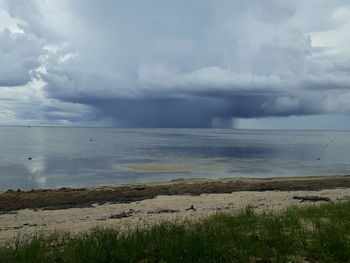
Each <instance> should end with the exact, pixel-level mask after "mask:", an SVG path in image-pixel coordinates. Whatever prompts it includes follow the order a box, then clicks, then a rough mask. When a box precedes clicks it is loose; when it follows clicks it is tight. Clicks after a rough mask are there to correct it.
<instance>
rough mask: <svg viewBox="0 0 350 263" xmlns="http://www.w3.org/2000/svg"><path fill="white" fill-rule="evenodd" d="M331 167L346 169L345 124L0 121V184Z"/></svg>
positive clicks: (349, 162) (349, 161)
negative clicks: (147, 125) (340, 127)
mask: <svg viewBox="0 0 350 263" xmlns="http://www.w3.org/2000/svg"><path fill="white" fill-rule="evenodd" d="M91 139H92V141H91ZM29 158H32V159H31V160H30V159H29ZM125 165H126V166H128V165H146V166H147V165H148V166H150V165H152V167H153V166H160V167H163V168H164V167H168V166H186V167H187V168H188V169H183V170H181V168H180V169H179V170H175V171H149V170H135V169H131V168H127V167H125ZM203 168H210V169H209V170H201V169H203ZM331 174H350V132H348V131H297V130H296V131H291V130H226V129H222V130H221V129H220V130H215V129H112V128H61V127H59V128H57V127H30V128H27V127H6V126H2V127H0V190H6V189H17V188H21V189H32V188H51V187H62V186H82V185H105V184H120V183H132V182H148V181H164V180H171V179H176V178H199V177H202V178H221V177H271V176H309V175H331Z"/></svg>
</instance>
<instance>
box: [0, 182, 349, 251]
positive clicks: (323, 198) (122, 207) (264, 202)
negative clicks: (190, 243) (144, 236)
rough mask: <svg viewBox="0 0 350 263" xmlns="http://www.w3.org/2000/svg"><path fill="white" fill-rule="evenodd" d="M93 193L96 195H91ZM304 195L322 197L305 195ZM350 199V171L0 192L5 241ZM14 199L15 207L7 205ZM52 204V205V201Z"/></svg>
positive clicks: (1, 232) (0, 233) (1, 229)
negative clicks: (48, 234)
mask: <svg viewBox="0 0 350 263" xmlns="http://www.w3.org/2000/svg"><path fill="white" fill-rule="evenodd" d="M89 193H92V194H91V195H90V196H89ZM111 196H117V197H118V198H114V199H113V198H111ZM63 197H65V198H63ZM93 197H94V198H97V199H93ZM296 197H297V198H296ZM299 197H317V198H318V199H317V198H316V199H317V200H312V198H311V200H308V199H305V200H303V199H300V198H299ZM75 198H77V199H75ZM98 198H99V199H98ZM102 198H105V199H104V201H102ZM16 200H17V201H16ZM108 200H114V202H113V201H112V202H111V201H108ZM348 200H350V176H333V177H332V176H329V177H298V178H294V177H293V178H288V177H286V178H264V179H252V178H248V179H246V178H234V179H233V178H230V179H229V178H227V179H223V180H221V181H220V180H217V179H213V180H208V179H205V180H203V179H195V180H193V179H191V180H174V181H171V182H161V183H150V184H133V185H123V186H101V187H87V188H60V189H38V190H34V191H26V192H22V191H21V192H15V191H7V192H3V193H1V194H0V203H1V204H2V210H1V213H0V244H1V243H5V242H8V241H11V240H13V239H14V238H15V237H16V236H17V235H18V234H21V235H23V234H24V235H26V234H29V235H30V234H33V233H38V232H40V231H45V232H46V231H69V232H72V233H80V232H84V231H87V230H89V229H91V228H93V227H96V226H99V227H118V228H121V229H130V228H134V227H140V226H141V227H147V226H150V225H154V224H156V223H157V222H160V221H164V220H171V221H174V220H175V221H183V220H200V219H202V218H205V217H206V216H209V215H212V214H215V213H217V212H227V213H235V212H238V211H240V210H241V209H244V208H246V207H251V208H252V209H254V210H255V211H258V212H263V211H279V210H282V209H285V208H286V207H288V206H291V205H297V206H305V205H309V204H314V203H315V202H314V201H316V202H317V203H323V202H327V201H334V202H338V201H339V202H340V201H348ZM47 201H48V202H47ZM54 201H55V202H54ZM73 201H74V202H73ZM8 202H12V204H13V206H11V207H8V208H7V209H6V207H5V209H4V205H5V204H6V203H8ZM48 203H50V205H51V206H46V205H47V204H48ZM44 205H45V206H44ZM34 206H35V207H34ZM18 207H21V208H18ZM10 208H11V209H10ZM14 208H17V209H14ZM62 209H64V210H62Z"/></svg>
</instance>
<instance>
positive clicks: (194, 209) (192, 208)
mask: <svg viewBox="0 0 350 263" xmlns="http://www.w3.org/2000/svg"><path fill="white" fill-rule="evenodd" d="M185 210H186V211H188V210H193V211H197V209H196V208H195V207H194V205H191V206H190V207H189V208H186V209H185Z"/></svg>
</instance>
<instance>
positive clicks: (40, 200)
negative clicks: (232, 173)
mask: <svg viewBox="0 0 350 263" xmlns="http://www.w3.org/2000/svg"><path fill="white" fill-rule="evenodd" d="M339 187H350V176H334V177H331V176H327V177H324V178H322V177H317V178H316V177H315V178H312V177H304V178H292V179H291V178H277V179H276V178H266V179H244V180H237V181H234V179H232V181H227V180H226V181H223V182H218V181H215V182H214V181H212V182H211V181H208V182H201V183H200V182H198V183H169V184H159V185H142V186H140V185H137V186H136V185H130V186H120V187H117V186H116V187H111V186H108V187H100V188H91V189H87V188H81V189H72V188H67V187H65V188H61V189H37V190H31V191H6V192H4V193H1V194H0V213H4V212H5V213H6V212H9V211H15V210H19V209H24V208H31V209H38V208H40V209H66V208H72V207H88V206H91V205H92V204H96V203H98V204H104V203H128V202H134V201H140V200H144V199H151V198H154V197H156V196H158V195H200V194H203V193H231V192H237V191H267V190H278V191H297V190H321V189H332V188H339Z"/></svg>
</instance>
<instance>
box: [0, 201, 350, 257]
mask: <svg viewBox="0 0 350 263" xmlns="http://www.w3.org/2000/svg"><path fill="white" fill-rule="evenodd" d="M0 262H36V263H37V262H145V263H146V262H350V202H346V203H337V204H335V203H329V204H324V205H320V206H310V207H307V208H297V207H291V208H288V209H287V210H285V211H283V212H280V213H278V214H272V213H264V214H259V215H258V214H256V213H254V212H253V211H252V210H250V209H246V210H245V211H242V212H240V213H239V214H237V215H235V216H232V215H227V214H217V215H214V216H211V217H208V218H207V219H205V220H203V221H201V222H197V223H194V222H185V223H170V222H164V223H160V224H158V225H155V226H153V227H149V228H146V229H145V228H139V229H134V230H130V231H128V232H125V231H124V232H121V231H118V229H102V228H96V229H93V230H91V231H90V232H87V233H83V234H80V235H71V234H68V233H51V234H49V233H46V234H43V233H41V234H36V235H34V236H31V237H26V236H22V237H21V236H19V237H18V238H17V239H16V240H15V241H14V242H13V243H10V244H7V245H6V246H3V247H1V248H0Z"/></svg>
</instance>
